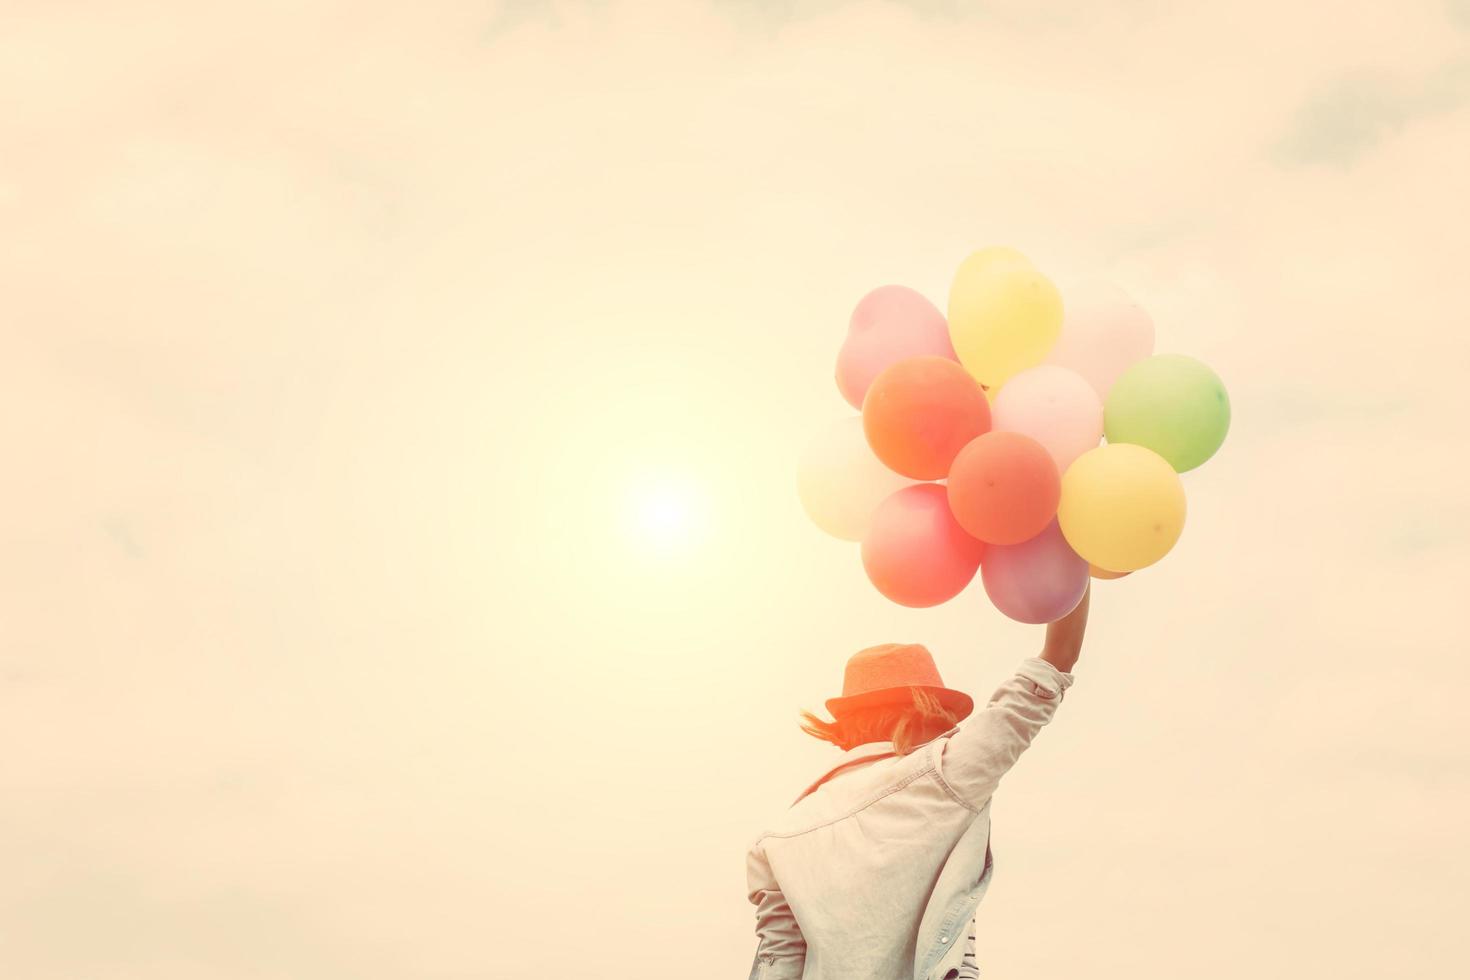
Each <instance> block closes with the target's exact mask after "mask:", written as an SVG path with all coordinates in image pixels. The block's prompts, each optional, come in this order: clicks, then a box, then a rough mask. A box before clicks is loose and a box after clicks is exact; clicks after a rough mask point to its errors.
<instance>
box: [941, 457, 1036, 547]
mask: <svg viewBox="0 0 1470 980" xmlns="http://www.w3.org/2000/svg"><path fill="white" fill-rule="evenodd" d="M1061 499H1062V478H1061V475H1060V474H1059V473H1057V464H1056V461H1055V460H1053V459H1052V455H1051V453H1050V452H1048V451H1047V449H1046V447H1045V446H1043V445H1042V444H1041V443H1039V442H1037V441H1036V440H1035V439H1033V438H1031V437H1030V436H1027V435H1022V434H1021V433H1019V432H987V433H985V434H984V435H983V436H979V437H977V438H975V439H974V440H972V441H971V442H970V444H969V445H967V446H965V448H964V449H961V450H960V452H959V455H958V456H956V457H955V460H954V465H953V466H951V467H950V469H949V506H950V509H951V510H953V511H954V516H955V520H957V521H959V523H960V526H961V527H963V528H964V529H965V530H966V531H968V532H969V533H970V534H972V535H974V536H975V537H977V538H979V539H980V540H981V541H985V542H988V543H989V544H1020V543H1021V542H1022V541H1029V540H1031V539H1032V538H1034V537H1036V535H1038V534H1040V533H1041V532H1042V531H1043V530H1044V529H1045V528H1046V526H1047V524H1049V523H1051V519H1052V518H1053V517H1056V516H1057V504H1058V503H1060V502H1061Z"/></svg>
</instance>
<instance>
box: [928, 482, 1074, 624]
mask: <svg viewBox="0 0 1470 980" xmlns="http://www.w3.org/2000/svg"><path fill="white" fill-rule="evenodd" d="M900 492H902V491H900ZM980 577H981V581H982V582H984V583H985V594H986V595H988V596H990V601H991V602H993V603H995V608H997V609H999V610H1000V611H1001V612H1003V613H1005V614H1006V615H1007V616H1009V617H1010V618H1011V619H1014V620H1016V621H1017V622H1020V623H1052V622H1055V621H1056V620H1058V619H1061V618H1062V617H1063V616H1065V615H1067V613H1069V612H1071V611H1072V610H1073V609H1075V608H1076V606H1077V603H1079V602H1081V601H1082V595H1083V593H1085V592H1086V591H1087V583H1088V580H1089V579H1090V578H1091V570H1090V566H1089V565H1088V564H1087V562H1086V561H1084V560H1083V559H1082V558H1081V557H1079V556H1078V554H1077V553H1076V552H1075V551H1073V550H1072V546H1071V545H1069V544H1067V539H1066V538H1064V537H1062V529H1061V527H1060V526H1059V525H1058V524H1057V522H1056V520H1053V521H1052V522H1051V523H1050V524H1048V525H1047V526H1046V530H1044V531H1042V532H1041V533H1040V534H1038V535H1037V536H1036V537H1034V538H1032V539H1031V540H1030V541H1022V542H1021V543H1020V544H1009V545H991V546H990V547H989V548H988V549H987V550H986V552H985V565H984V567H983V568H982V570H981V572H980Z"/></svg>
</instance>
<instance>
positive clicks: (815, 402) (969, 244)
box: [0, 0, 1470, 980]
mask: <svg viewBox="0 0 1470 980" xmlns="http://www.w3.org/2000/svg"><path fill="white" fill-rule="evenodd" d="M0 92H3V93H4V94H3V96H0V341H3V346H0V351H3V353H0V449H3V452H4V458H5V459H6V460H7V461H8V464H9V465H8V467H7V471H6V472H7V478H6V480H5V484H4V490H3V499H4V501H5V506H4V507H3V508H0V742H3V743H4V744H5V745H6V746H7V747H8V748H7V751H5V752H3V753H0V866H3V867H4V868H5V874H4V875H3V876H0V974H3V975H4V976H6V977H7V978H16V980H76V978H78V977H88V978H110V980H144V978H146V980H175V978H178V980H184V978H187V980H247V978H248V980H285V978H305V977H309V978H312V980H335V978H353V980H380V978H381V980H388V978H415V980H419V978H423V980H451V978H454V980H458V978H491V980H519V978H522V977H528V976H537V975H543V974H553V973H554V974H556V975H562V974H566V975H582V976H596V977H605V978H609V980H622V978H633V977H638V978H650V977H653V978H662V977H670V978H675V977H684V976H688V975H690V974H691V973H692V972H694V971H696V970H697V971H698V972H699V973H700V974H708V975H711V976H715V975H733V976H742V975H744V971H745V970H747V969H748V966H749V962H750V957H751V953H752V952H753V949H754V933H753V915H752V909H751V907H750V906H749V904H748V903H747V901H746V896H745V877H744V853H745V849H746V848H747V847H748V846H749V844H750V843H751V842H752V841H753V840H754V838H755V836H756V835H757V834H758V833H759V832H760V830H761V829H762V828H763V827H764V825H765V824H766V823H767V822H769V821H770V820H772V819H773V818H774V817H775V816H776V815H777V814H779V812H780V811H781V809H782V808H784V807H785V806H786V805H787V804H788V803H789V802H790V800H791V799H792V798H793V797H794V796H795V795H796V793H797V792H798V791H799V790H800V789H801V788H802V787H804V786H805V785H806V784H807V783H808V782H810V780H811V779H812V778H813V777H814V775H815V774H818V773H819V772H820V771H822V770H823V768H824V765H825V764H826V763H828V762H829V760H830V759H831V758H832V756H833V755H834V754H835V750H833V749H831V747H830V746H826V745H823V744H820V743H818V742H816V741H814V740H812V739H809V738H807V737H806V736H804V735H802V734H801V733H800V732H799V731H798V730H797V727H796V718H797V712H798V710H799V709H801V708H804V707H810V708H815V707H817V706H819V705H820V704H821V702H822V700H824V699H825V698H826V697H829V696H832V695H833V694H835V693H836V692H837V688H838V687H839V686H840V681H841V667H842V664H843V662H844V660H845V659H846V657H847V656H848V655H850V654H851V653H852V652H855V651H856V650H857V649H859V648H861V647H864V646H869V645H872V644H875V643H880V642H887V641H902V642H921V643H924V644H925V645H927V646H929V647H930V649H932V650H933V651H934V654H935V656H936V659H937V660H938V662H939V664H940V667H941V670H942V672H943V674H944V676H945V679H946V680H947V681H948V682H949V683H950V684H951V685H953V686H955V687H960V688H963V689H965V690H969V691H971V692H972V693H974V694H976V695H977V697H979V698H983V697H985V696H987V695H988V692H989V691H990V690H993V688H994V687H995V686H996V685H997V684H998V683H999V682H1000V681H1001V680H1002V679H1004V678H1005V677H1006V676H1007V675H1008V673H1009V672H1010V671H1011V670H1012V669H1013V668H1014V666H1015V664H1016V663H1017V662H1019V660H1020V659H1021V658H1023V657H1026V656H1031V655H1034V654H1035V653H1037V652H1039V650H1040V644H1041V639H1042V628H1041V627H1028V626H1022V625H1019V624H1015V623H1012V622H1010V621H1008V620H1005V619H1004V618H1003V617H1002V616H1001V615H1000V614H999V613H997V612H996V611H995V610H994V609H993V608H992V607H991V606H990V605H989V603H988V601H986V599H985V596H984V593H983V590H982V589H981V587H980V584H979V582H978V580H977V581H976V583H975V584H974V585H972V586H971V588H969V589H968V590H966V592H964V593H963V594H961V595H960V596H959V597H957V598H956V599H954V600H953V601H951V602H949V603H947V604H945V605H943V606H939V607H935V608H932V609H924V610H912V609H905V608H901V607H898V606H896V605H894V604H892V603H889V602H887V600H884V599H882V597H881V596H879V595H878V594H877V593H876V591H874V590H873V588H872V586H871V585H870V584H869V583H868V582H867V580H866V579H865V578H864V576H863V572H862V569H861V565H860V562H859V560H858V554H857V546H856V545H852V544H849V543H846V542H840V541H837V540H835V539H832V538H828V537H826V536H824V535H823V534H822V533H821V532H820V531H818V530H817V529H816V528H815V527H814V526H812V525H811V524H810V522H809V521H808V520H807V519H806V517H805V515H804V514H803V512H802V510H801V507H800V504H799V502H798V500H797V495H796V490H795V470H796V460H797V458H798V456H799V453H800V451H801V449H802V447H803V446H804V444H805V442H806V440H807V439H808V438H810V436H811V435H812V434H814V433H815V432H817V431H820V429H821V428H823V427H824V426H825V425H827V424H829V423H831V422H832V421H834V420H836V419H840V418H843V417H845V416H846V415H848V414H850V413H851V409H849V408H848V407H847V406H846V405H845V403H844V402H843V401H842V400H841V398H840V396H839V395H838V393H837V390H836V386H835V384H834V383H833V381H832V369H833V363H834V359H835V357H836V353H837V348H838V346H839V344H840V343H841V340H842V337H843V334H844V331H845V328H846V323H847V317H848V314H849V313H850V311H851V309H852V307H853V305H854V304H855V303H856V302H857V300H858V298H859V297H861V296H862V295H863V294H864V293H865V292H867V291H868V290H869V289H871V288H873V287H875V286H878V285H882V284H885V283H901V284H904V285H908V286H911V287H913V288H915V289H918V290H919V291H921V292H923V293H925V294H926V295H928V296H929V297H930V298H931V299H934V300H935V301H936V302H939V303H941V305H942V301H943V298H944V295H945V293H946V290H947V288H948V282H949V278H950V276H951V275H952V273H953V271H954V269H955V268H956V267H957V266H958V264H959V262H960V261H961V260H962V259H963V258H964V256H965V255H967V254H968V253H969V252H970V251H971V250H973V249H976V248H979V247H982V246H986V245H992V244H1004V245H1010V246H1013V247H1016V248H1019V249H1021V250H1022V251H1023V252H1025V253H1026V254H1027V255H1028V256H1029V257H1030V258H1031V259H1032V260H1033V261H1034V262H1035V263H1036V265H1037V266H1038V268H1040V269H1041V270H1043V271H1044V272H1046V273H1047V275H1049V276H1050V277H1051V278H1052V279H1053V280H1054V281H1055V282H1057V283H1058V285H1060V286H1062V287H1064V288H1065V287H1067V286H1068V285H1069V284H1073V283H1078V282H1083V281H1087V280H1094V279H1102V280H1106V281H1110V282H1113V283H1116V284H1117V285H1119V286H1121V287H1122V288H1124V289H1126V290H1127V291H1128V292H1129V293H1130V294H1132V295H1133V296H1134V297H1135V298H1136V299H1137V300H1138V301H1139V302H1140V303H1141V304H1142V305H1143V306H1144V307H1145V308H1146V309H1147V310H1148V311H1149V312H1150V313H1151V314H1152V316H1153V317H1154V320H1155V323H1156V325H1157V330H1158V345H1157V349H1158V350H1159V351H1161V352H1177V353H1187V354H1190V355H1191V356H1194V357H1197V358H1199V359H1201V360H1203V361H1205V362H1206V363H1207V364H1209V365H1210V366H1211V367H1212V368H1214V369H1215V370H1216V371H1217V372H1218V373H1219V374H1220V376H1221V377H1222V378H1223V379H1224V381H1225V384H1226V386H1227V388H1228V389H1229V391H1230V394H1231V400H1232V407H1233V411H1234V419H1233V427H1232V430H1231V433H1230V435H1229V438H1228V439H1227V441H1226V443H1225V445H1224V447H1223V448H1222V450H1221V451H1220V453H1219V454H1218V455H1217V456H1216V457H1215V458H1214V459H1213V460H1211V461H1210V462H1209V463H1208V464H1206V465H1205V466H1204V467H1202V468H1200V469H1198V470H1196V471H1192V472H1190V473H1188V474H1186V475H1185V477H1184V485H1185V489H1186V493H1187V494H1188V500H1189V518H1188V524H1187V526H1186V529H1185V531H1184V534H1183V537H1182V538H1181V539H1180V542H1179V544H1178V545H1177V547H1176V548H1175V549H1174V551H1173V552H1172V553H1171V554H1170V555H1169V556H1168V557H1167V558H1166V559H1165V561H1164V563H1162V564H1160V565H1159V566H1157V567H1155V568H1151V569H1146V570H1144V571H1142V572H1139V573H1137V574H1135V575H1133V576H1130V577H1129V578H1126V579H1123V580H1120V581H1115V582H1098V583H1097V584H1096V586H1095V588H1094V596H1093V601H1092V613H1091V622H1090V627H1089V631H1088V637H1087V643H1086V646H1085V648H1084V651H1083V655H1082V658H1081V661H1080V663H1079V664H1078V667H1077V669H1076V672H1075V676H1076V678H1077V680H1076V683H1075V685H1074V686H1073V687H1072V688H1071V689H1070V690H1069V691H1068V695H1067V699H1066V703H1065V704H1064V705H1063V706H1062V707H1061V708H1060V710H1059V711H1058V713H1057V717H1056V719H1055V721H1054V722H1053V723H1052V725H1050V726H1049V727H1048V729H1047V730H1046V731H1044V732H1043V733H1042V734H1041V735H1040V737H1039V738H1038V740H1037V742H1036V744H1035V745H1034V746H1033V747H1032V749H1031V750H1030V751H1029V752H1028V753H1027V754H1026V756H1025V757H1023V759H1022V760H1021V762H1020V764H1019V765H1018V766H1017V767H1016V769H1015V770H1014V771H1013V772H1012V773H1011V774H1010V775H1009V776H1008V778H1007V780H1006V783H1005V784H1004V785H1003V786H1002V787H1001V789H1000V791H999V792H998V794H997V796H996V800H995V803H994V814H993V820H994V829H993V834H994V836H993V843H994V849H995V862H996V871H995V875H996V877H995V880H994V884H993V886H992V887H991V889H990V891H989V892H988V894H987V897H986V899H985V902H984V904H983V905H982V907H981V913H980V921H979V937H980V938H979V945H980V949H981V956H980V961H981V964H982V969H983V970H985V971H987V975H988V976H990V977H992V978H994V980H1007V978H1018V980H1019V978H1022V977H1024V978H1026V980H1048V978H1068V977H1075V976H1078V975H1080V974H1081V973H1082V972H1083V971H1086V973H1087V974H1088V975H1090V976H1093V977H1098V978H1104V980H1114V978H1117V980H1122V978H1128V980H1137V978H1147V977H1164V976H1177V975H1179V974H1180V973H1187V974H1188V975H1190V976H1193V977H1196V978H1198V980H1213V978H1222V980H1223V978H1226V977H1230V978H1235V977H1239V976H1252V977H1263V978H1274V977H1280V978H1287V977H1291V978H1296V977H1299V976H1303V975H1310V976H1328V975H1330V976H1333V977H1335V978H1338V980H1357V978H1365V980H1366V978H1370V977H1372V978H1378V977H1383V976H1393V977H1440V976H1452V975H1457V974H1462V973H1464V972H1465V971H1466V969H1467V968H1470V954H1467V953H1466V951H1465V949H1464V945H1463V943H1462V942H1461V941H1460V932H1461V929H1460V921H1459V920H1460V918H1461V913H1462V907H1463V900H1464V895H1465V893H1466V890H1467V888H1470V844H1467V842H1466V839H1465V836H1464V828H1465V827H1466V826H1467V825H1470V748H1467V746H1470V739H1467V736H1470V721H1467V720H1466V714H1465V710H1464V707H1463V703H1462V702H1463V698H1464V696H1465V695H1466V694H1470V658H1467V653H1470V645H1467V643H1466V640H1465V638H1464V637H1463V635H1461V634H1460V633H1459V632H1458V629H1459V626H1460V624H1461V621H1462V620H1463V618H1464V617H1463V597H1462V590H1463V589H1464V587H1465V586H1466V585H1467V583H1470V574H1467V573H1470V567H1467V565H1470V562H1467V557H1470V513H1467V503H1466V502H1467V500H1470V485H1467V484H1470V466H1467V462H1466V460H1467V453H1470V438H1467V433H1466V427H1465V407H1464V392H1465V390H1466V381H1467V377H1466V372H1467V367H1470V340H1467V335H1466V326H1467V317H1466V313H1467V304H1466V295H1467V294H1466V290H1465V285H1464V283H1465V271H1464V270H1465V269H1466V268H1467V267H1470V223H1467V222H1466V221H1465V216H1466V212H1465V199H1466V195H1467V191H1470V179H1467V177H1466V174H1470V5H1467V4H1466V2H1465V0H1451V2H1442V0H1424V2H1417V0H1416V2H1392V3H1390V2H1387V0H1378V2H1371V3H1351V2H1337V3H1328V2H1326V0H1303V2H1299V3H1293V4H1286V5H1283V4H1278V3H1263V2H1256V0H1245V2H1242V3H1237V4H1230V5H1225V4H1202V3H1183V2H1177V3H1176V2H1171V3H1163V2H1148V0H1140V2H1102V3H1091V4H1081V3H1074V2H1047V0H1040V2H1025V3H1023V2H1015V0H998V2H994V3H973V4H972V3H960V2H957V0H955V2H939V0H932V2H912V3H898V2H846V0H821V2H811V3H808V2H795V0H793V2H775V0H770V2H752V3H738V4H737V3H729V2H720V3H715V2H710V0H690V2H681V3H673V2H668V0H639V2H634V0H607V2H557V3H543V2H515V3H499V4H497V3H484V2H473V3H472V2H467V0H447V2H428V0H426V2H423V3H418V4H411V5H410V4H398V3H382V2H356V3H345V2H335V0H298V2H294V3H284V2H276V3H272V2H263V3H257V4H248V5H238V4H237V5H221V4H199V3H182V2H152V3H150V2H139V3H131V4H126V5H119V4H104V3H87V2H66V3H57V2H54V0H48V2H24V0H11V2H9V3H6V4H4V5H3V7H0ZM696 964H697V966H696Z"/></svg>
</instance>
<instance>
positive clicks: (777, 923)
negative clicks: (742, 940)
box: [745, 842, 806, 980]
mask: <svg viewBox="0 0 1470 980" xmlns="http://www.w3.org/2000/svg"><path fill="white" fill-rule="evenodd" d="M745 875H746V882H747V884H748V885H749V886H750V903H751V904H752V905H754V906H755V933H756V937H757V939H758V942H757V945H756V950H755V962H754V963H753V964H751V968H750V977H751V980H801V974H802V971H803V970H804V969H805V968H806V939H805V938H803V936H802V934H801V926H800V925H798V924H797V922H796V915H795V914H794V913H793V912H792V911H791V906H790V905H789V904H788V903H787V901H786V896H785V895H783V894H782V893H781V886H780V884H779V883H777V881H776V877H775V875H774V874H773V873H772V872H771V863H770V861H769V860H767V858H766V851H765V848H764V846H762V844H760V843H759V842H757V843H756V845H755V846H754V847H752V848H751V849H750V853H749V854H748V855H746V859H745Z"/></svg>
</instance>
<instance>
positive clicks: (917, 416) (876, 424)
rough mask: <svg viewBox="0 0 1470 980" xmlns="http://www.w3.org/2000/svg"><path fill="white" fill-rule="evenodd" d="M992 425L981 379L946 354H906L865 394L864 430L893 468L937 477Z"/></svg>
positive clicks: (927, 477)
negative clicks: (967, 444)
mask: <svg viewBox="0 0 1470 980" xmlns="http://www.w3.org/2000/svg"><path fill="white" fill-rule="evenodd" d="M989 431H990V401H989V400H988V399H987V398H986V397H985V391H984V389H982V388H981V387H980V382H978V381H976V380H975V379H974V378H973V377H971V376H970V372H968V371H966V370H965V369H964V368H963V367H962V366H961V365H960V364H959V363H958V362H955V361H951V360H949V359H948V358H945V357H936V356H934V355H929V354H926V355H922V356H919V357H906V358H904V359H903V360H901V361H898V362H896V363H894V364H890V365H889V366H888V367H886V368H884V369H883V370H882V371H881V372H879V374H878V376H877V377H876V378H874V379H873V383H872V385H871V386H869V388H868V393H867V395H866V396H865V397H864V398H863V432H864V433H866V434H867V437H868V445H870V446H872V447H873V453H874V454H875V455H876V456H877V457H878V458H879V459H880V460H882V461H883V463H884V465H886V466H887V467H888V468H889V469H891V470H893V471H895V472H897V473H902V474H903V475H904V476H908V477H912V478H914V479H915V480H938V479H941V478H942V477H943V476H944V475H945V474H947V473H948V472H949V466H950V464H951V463H953V462H954V458H955V455H956V454H957V453H959V451H960V450H961V449H963V448H964V447H965V444H966V443H968V442H969V441H970V440H971V439H973V438H975V437H976V436H978V435H980V434H981V433H983V432H989Z"/></svg>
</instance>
